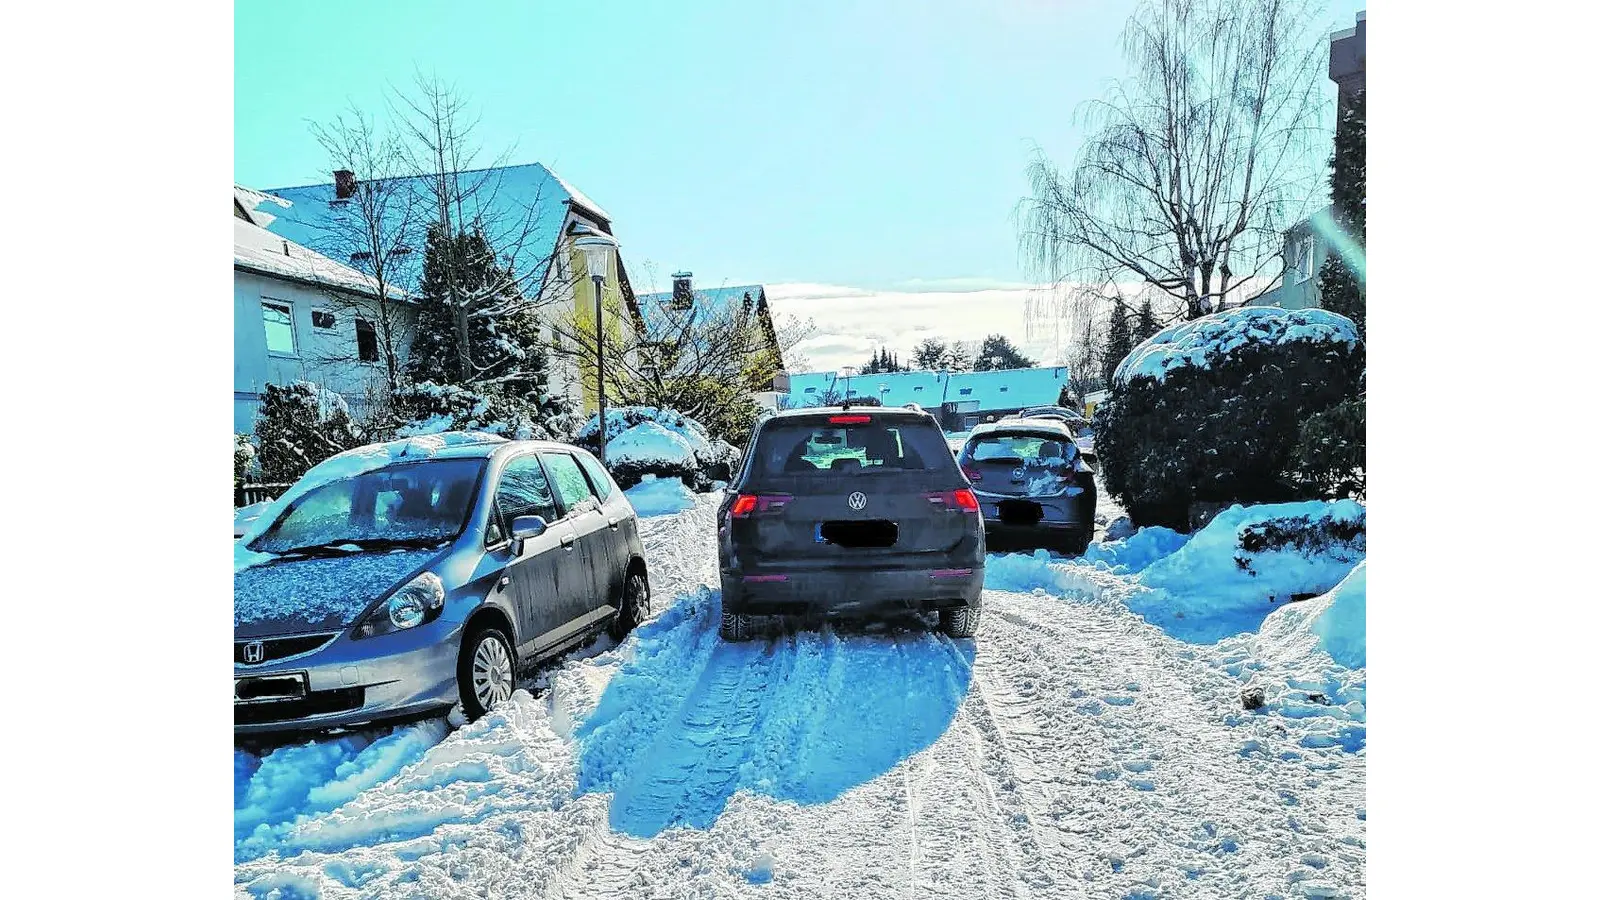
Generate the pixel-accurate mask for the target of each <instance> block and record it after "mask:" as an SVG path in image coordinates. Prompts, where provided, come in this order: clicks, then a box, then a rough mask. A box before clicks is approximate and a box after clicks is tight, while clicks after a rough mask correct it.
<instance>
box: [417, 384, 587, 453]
mask: <svg viewBox="0 0 1600 900" xmlns="http://www.w3.org/2000/svg"><path fill="white" fill-rule="evenodd" d="M394 407H395V410H396V411H397V412H398V413H399V414H400V415H401V416H402V417H404V418H405V419H406V420H407V422H406V424H405V425H403V426H401V428H400V429H399V430H398V431H397V432H396V437H400V438H407V437H418V436H420V435H425V434H441V433H444V432H447V431H481V432H486V433H489V434H498V435H500V436H502V437H505V438H509V439H513V440H522V441H526V440H564V439H565V438H566V435H567V433H568V432H570V431H571V428H572V425H573V424H574V423H573V421H572V417H571V416H570V415H568V414H567V413H566V412H565V411H564V409H563V406H562V403H561V402H560V400H559V399H558V398H553V397H540V398H538V400H537V402H534V401H532V400H527V399H524V398H518V397H507V396H502V395H499V394H496V393H494V392H492V391H490V390H487V389H485V390H474V389H471V388H465V387H460V386H458V385H450V384H435V383H433V382H431V381H424V382H419V383H417V384H413V385H408V386H406V387H403V388H400V389H399V390H398V391H396V392H395V395H394Z"/></svg>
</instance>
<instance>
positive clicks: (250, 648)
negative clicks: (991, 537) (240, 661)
mask: <svg viewBox="0 0 1600 900" xmlns="http://www.w3.org/2000/svg"><path fill="white" fill-rule="evenodd" d="M266 655H267V648H266V645H264V644H262V643H261V642H260V641H251V642H250V643H248V644H245V645H244V661H245V662H247V663H258V662H261V659H262V657H264V656H266Z"/></svg>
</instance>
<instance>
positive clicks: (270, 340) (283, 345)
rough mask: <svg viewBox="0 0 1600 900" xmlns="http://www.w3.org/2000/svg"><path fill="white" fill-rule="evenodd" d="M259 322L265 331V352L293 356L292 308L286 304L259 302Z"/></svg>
mask: <svg viewBox="0 0 1600 900" xmlns="http://www.w3.org/2000/svg"><path fill="white" fill-rule="evenodd" d="M261 322H262V324H263V325H265V326H266V329H267V352H268V353H277V354H280V355H283V356H293V355H294V353H295V349H294V307H292V306H290V305H289V304H287V303H276V302H272V301H268V300H263V301H261Z"/></svg>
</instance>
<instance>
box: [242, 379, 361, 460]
mask: <svg viewBox="0 0 1600 900" xmlns="http://www.w3.org/2000/svg"><path fill="white" fill-rule="evenodd" d="M256 440H257V441H258V442H259V444H260V449H259V451H258V455H257V459H258V460H259V471H260V474H261V479H262V481H265V482H268V483H283V482H290V481H294V480H295V479H297V478H299V477H300V476H301V475H304V474H305V473H306V472H307V471H308V470H309V469H310V468H311V467H312V466H315V465H316V464H318V463H320V462H322V461H323V460H325V459H327V458H329V457H330V456H333V455H335V454H337V453H342V452H344V451H345V450H348V449H350V448H351V447H355V446H357V445H359V444H360V443H361V437H360V435H359V434H357V433H356V429H355V426H354V425H353V424H352V423H351V421H350V407H349V406H348V405H347V404H346V403H345V401H344V398H343V397H341V396H339V395H338V394H336V393H334V392H333V391H330V390H328V389H327V388H324V387H320V386H318V385H316V384H313V383H311V382H309V381H297V382H295V383H294V384H290V385H278V384H269V385H267V386H266V388H265V389H263V390H262V393H261V412H260V415H259V416H258V417H257V419H256ZM235 448H236V449H235V458H236V459H237V453H238V451H237V444H236V445H235Z"/></svg>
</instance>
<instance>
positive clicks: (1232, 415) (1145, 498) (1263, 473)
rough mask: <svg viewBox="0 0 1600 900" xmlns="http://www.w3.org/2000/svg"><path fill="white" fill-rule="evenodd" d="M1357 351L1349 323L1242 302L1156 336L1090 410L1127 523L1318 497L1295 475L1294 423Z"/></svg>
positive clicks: (1317, 405)
mask: <svg viewBox="0 0 1600 900" xmlns="http://www.w3.org/2000/svg"><path fill="white" fill-rule="evenodd" d="M1363 365H1364V351H1363V349H1362V347H1361V344H1360V342H1359V341H1358V340H1357V338H1356V331H1355V326H1354V324H1353V323H1351V322H1350V320H1348V319H1346V318H1344V317H1342V316H1338V315H1335V314H1333V313H1330V312H1327V311H1326V310H1319V309H1303V310H1284V309H1278V308H1276V307H1245V308H1242V309H1233V310H1227V311H1225V312H1221V313H1217V314H1215V315H1211V316H1207V317H1205V318H1203V319H1200V320H1197V321H1194V322H1183V323H1180V324H1177V325H1173V326H1169V327H1167V328H1165V329H1162V330H1161V331H1159V332H1157V333H1156V334H1155V335H1154V336H1153V337H1151V338H1150V339H1149V340H1146V341H1145V342H1144V343H1142V344H1140V345H1139V346H1138V347H1136V348H1134V350H1133V352H1132V353H1130V354H1128V356H1127V358H1126V359H1124V360H1123V362H1122V364H1121V365H1119V366H1118V367H1117V370H1116V373H1115V376H1114V378H1113V384H1112V398H1111V401H1112V402H1110V403H1106V404H1103V405H1102V406H1100V407H1099V408H1097V409H1096V410H1095V421H1094V434H1095V449H1096V450H1097V452H1098V455H1099V458H1100V462H1101V465H1102V473H1103V476H1104V478H1105V483H1106V488H1107V490H1109V491H1110V493H1111V494H1112V496H1114V497H1116V498H1117V499H1118V500H1119V501H1121V502H1122V504H1123V505H1124V506H1125V507H1126V508H1127V509H1128V512H1129V514H1130V516H1132V518H1133V521H1134V523H1135V524H1138V525H1152V524H1156V525H1166V526H1168V527H1172V528H1177V529H1180V530H1187V529H1188V508H1189V504H1191V503H1193V502H1194V501H1196V500H1202V501H1213V502H1236V501H1237V502H1278V501H1285V500H1293V499H1299V498H1303V497H1308V496H1313V495H1319V494H1320V491H1319V489H1318V488H1317V486H1316V485H1315V484H1310V483H1307V482H1304V481H1302V480H1300V479H1299V478H1298V474H1297V472H1298V470H1297V466H1296V460H1295V448H1296V446H1297V445H1298V444H1299V442H1300V437H1301V423H1302V422H1305V421H1307V420H1308V419H1310V418H1311V417H1313V416H1315V415H1317V414H1318V413H1321V412H1323V411H1324V410H1327V409H1329V408H1330V407H1333V406H1335V405H1336V404H1338V403H1340V402H1341V401H1342V400H1344V399H1345V398H1346V397H1347V396H1349V394H1350V388H1351V386H1352V385H1354V384H1355V383H1356V382H1357V380H1358V379H1359V377H1360V373H1361V370H1362V367H1363Z"/></svg>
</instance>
